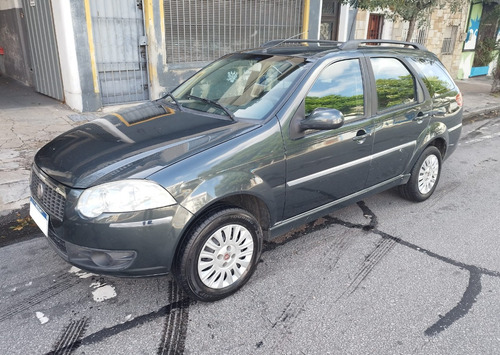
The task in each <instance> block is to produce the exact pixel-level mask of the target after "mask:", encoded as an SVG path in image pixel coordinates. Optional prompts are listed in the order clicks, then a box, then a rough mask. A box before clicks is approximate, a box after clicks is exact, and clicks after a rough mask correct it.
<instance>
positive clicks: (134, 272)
mask: <svg viewBox="0 0 500 355" xmlns="http://www.w3.org/2000/svg"><path fill="white" fill-rule="evenodd" d="M32 174H33V175H35V178H33V177H32V184H31V192H32V195H33V199H34V200H35V201H36V202H37V204H38V205H40V207H41V208H42V209H43V210H44V211H45V212H46V213H47V214H48V215H49V223H48V233H47V237H48V238H47V239H48V240H49V242H50V245H51V246H52V247H53V248H54V250H55V251H56V252H57V253H58V254H59V255H60V256H61V257H62V258H63V259H64V260H66V261H67V262H69V263H70V264H72V265H75V266H77V267H79V268H81V269H84V270H87V271H91V272H94V273H98V274H108V275H114V276H127V277H134V276H152V275H160V274H165V273H168V272H169V271H170V269H171V266H172V262H173V260H174V256H175V251H176V248H177V245H178V243H179V241H180V238H181V235H182V232H183V231H184V227H185V226H186V224H187V223H188V222H189V220H190V219H191V217H192V214H191V213H190V212H189V211H187V210H186V209H184V208H183V207H181V206H179V205H174V206H168V207H161V208H156V209H153V210H146V211H137V212H125V213H114V214H111V213H108V214H102V215H101V216H99V217H96V218H92V219H89V218H85V217H83V216H81V215H80V214H79V213H78V212H76V210H75V207H76V203H77V201H78V197H79V196H80V194H81V193H82V192H83V191H82V190H75V189H69V188H67V187H65V186H63V185H60V184H58V183H57V182H55V181H54V180H52V179H50V178H49V177H48V176H46V175H45V174H44V173H43V172H41V171H40V170H39V169H37V168H36V167H34V168H33V172H32ZM38 181H43V183H44V184H45V185H44V186H43V189H42V190H43V191H44V193H48V191H49V189H55V188H57V190H58V191H59V192H60V193H61V195H62V196H63V198H64V213H63V215H62V217H61V216H60V215H59V216H58V215H57V214H54V213H53V212H52V210H53V208H51V207H50V206H48V207H47V206H46V205H45V204H44V198H40V196H37V190H38V192H39V191H40V189H37V186H36V183H37V182H38ZM33 182H35V183H33Z"/></svg>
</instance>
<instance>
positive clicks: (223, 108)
mask: <svg viewBox="0 0 500 355" xmlns="http://www.w3.org/2000/svg"><path fill="white" fill-rule="evenodd" d="M187 97H188V99H195V100H200V101H203V102H206V103H207V104H210V105H212V106H216V107H218V108H220V109H221V110H222V111H224V112H225V113H226V114H227V115H228V116H229V117H230V118H231V119H232V120H233V121H236V119H235V118H234V115H233V113H232V112H231V111H229V109H228V108H227V107H225V106H224V105H221V104H220V103H218V102H217V101H214V100H210V99H206V98H204V97H199V96H194V95H188V96H187Z"/></svg>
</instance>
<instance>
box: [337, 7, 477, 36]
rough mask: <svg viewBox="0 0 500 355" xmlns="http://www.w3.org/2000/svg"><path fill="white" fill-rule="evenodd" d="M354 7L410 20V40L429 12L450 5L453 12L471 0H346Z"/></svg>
mask: <svg viewBox="0 0 500 355" xmlns="http://www.w3.org/2000/svg"><path fill="white" fill-rule="evenodd" d="M344 2H345V3H349V4H350V5H351V6H352V7H357V8H359V9H362V10H368V11H382V12H383V13H384V15H385V16H386V17H388V18H391V19H393V20H403V21H408V23H409V28H408V34H407V36H406V41H410V40H411V38H412V36H413V31H414V29H415V27H416V25H417V24H418V23H424V22H425V21H426V20H427V18H428V15H429V13H430V12H431V11H432V10H434V9H440V8H443V7H445V6H446V5H448V6H449V7H450V9H451V11H452V12H456V11H457V10H458V9H460V8H461V7H462V6H465V5H466V4H467V3H468V2H469V0H344Z"/></svg>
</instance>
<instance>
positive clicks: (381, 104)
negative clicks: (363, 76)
mask: <svg viewBox="0 0 500 355" xmlns="http://www.w3.org/2000/svg"><path fill="white" fill-rule="evenodd" d="M370 61H371V64H372V68H373V74H374V77H375V88H376V90H377V99H378V110H377V111H379V112H380V111H384V110H387V109H390V108H392V107H395V106H400V105H406V104H413V103H416V102H417V93H416V91H415V78H414V77H413V75H412V74H411V73H410V71H409V70H408V68H406V66H405V65H404V64H403V63H402V62H400V61H399V60H398V59H396V58H370Z"/></svg>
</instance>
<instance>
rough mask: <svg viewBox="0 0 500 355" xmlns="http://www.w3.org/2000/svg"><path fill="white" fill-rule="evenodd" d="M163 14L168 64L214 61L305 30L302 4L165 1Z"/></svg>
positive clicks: (289, 0) (292, 0) (298, 0)
mask: <svg viewBox="0 0 500 355" xmlns="http://www.w3.org/2000/svg"><path fill="white" fill-rule="evenodd" d="M164 11H165V39H166V48H165V51H166V61H167V63H168V64H184V63H191V62H204V61H211V60H214V59H217V58H219V57H221V56H222V55H224V54H227V53H230V52H234V51H238V50H243V49H247V48H254V47H258V46H260V45H261V44H262V43H264V42H267V41H269V40H272V39H280V38H290V37H293V36H296V38H300V33H301V32H302V11H303V0H164Z"/></svg>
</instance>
